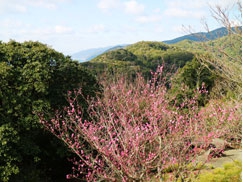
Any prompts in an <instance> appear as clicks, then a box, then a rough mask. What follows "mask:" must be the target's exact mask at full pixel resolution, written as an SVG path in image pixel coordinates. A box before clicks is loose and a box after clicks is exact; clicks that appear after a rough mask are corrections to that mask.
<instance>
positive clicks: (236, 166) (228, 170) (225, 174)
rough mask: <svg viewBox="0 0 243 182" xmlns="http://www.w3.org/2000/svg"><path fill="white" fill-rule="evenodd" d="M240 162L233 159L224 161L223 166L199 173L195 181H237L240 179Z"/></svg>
mask: <svg viewBox="0 0 243 182" xmlns="http://www.w3.org/2000/svg"><path fill="white" fill-rule="evenodd" d="M241 171H242V163H241V162H240V161H234V162H232V163H226V164H225V165H224V167H223V168H216V169H214V170H213V171H212V172H206V173H202V174H201V175H199V178H198V180H197V182H232V181H234V182H238V181H241Z"/></svg>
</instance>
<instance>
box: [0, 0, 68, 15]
mask: <svg viewBox="0 0 243 182" xmlns="http://www.w3.org/2000/svg"><path fill="white" fill-rule="evenodd" d="M69 1H71V0H21V1H20V0H8V1H7V0H0V13H5V12H10V13H25V12H27V11H28V9H30V8H32V7H38V8H46V9H56V8H57V7H58V5H59V4H60V3H64V2H69Z"/></svg>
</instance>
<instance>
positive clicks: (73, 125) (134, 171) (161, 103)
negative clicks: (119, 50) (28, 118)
mask: <svg viewBox="0 0 243 182" xmlns="http://www.w3.org/2000/svg"><path fill="white" fill-rule="evenodd" d="M162 73H163V67H158V69H157V71H156V72H155V73H152V79H151V80H150V82H148V83H147V82H146V81H145V80H144V79H143V77H141V76H140V75H139V74H138V76H137V78H136V80H135V81H134V82H128V81H127V80H125V79H123V78H120V79H118V80H117V81H115V82H109V83H105V84H104V96H103V97H97V98H88V99H87V102H88V103H89V108H88V113H89V120H84V119H83V117H82V115H83V112H84V111H83V108H82V107H81V105H80V104H79V103H78V102H77V99H76V98H77V97H79V96H81V95H82V89H80V90H78V91H75V92H74V94H73V93H72V92H70V94H69V97H68V101H69V104H70V106H69V107H66V108H64V110H63V111H61V112H57V114H56V116H55V118H53V119H51V120H48V119H45V118H48V117H45V116H44V115H42V114H40V115H39V117H40V121H41V123H43V124H44V126H45V127H46V129H47V130H49V131H51V132H52V133H53V134H54V135H56V136H57V137H58V138H59V139H61V140H62V141H63V142H65V143H66V145H67V146H68V147H69V148H70V149H71V150H72V151H73V152H74V153H75V154H76V155H77V157H76V158H75V159H73V160H72V162H73V165H74V167H73V173H72V174H70V175H67V178H86V180H87V181H95V180H98V179H99V180H108V181H145V180H149V179H150V178H151V177H152V176H153V177H156V178H159V179H161V178H162V176H163V172H165V171H166V169H168V167H170V166H176V168H173V170H172V171H173V173H174V176H175V178H177V179H183V178H187V177H188V175H189V173H190V171H188V168H187V167H186V166H187V165H188V164H190V163H191V162H193V161H194V159H195V158H196V156H197V155H198V153H199V151H200V149H204V148H206V147H207V146H208V144H209V143H210V141H211V139H213V138H214V137H218V135H217V133H215V132H214V131H213V130H212V131H210V130H208V129H207V124H206V123H205V122H207V120H206V119H204V117H203V116H202V114H203V113H199V109H198V106H197V102H196V100H195V99H193V98H192V99H188V100H185V102H184V103H182V104H181V105H180V106H171V104H170V103H169V100H168V99H166V92H167V90H166V86H165V84H164V81H165V79H164V78H163V77H161V75H163V74H162ZM185 107H186V108H187V112H185V110H184V109H183V108H185ZM198 149H199V150H198Z"/></svg>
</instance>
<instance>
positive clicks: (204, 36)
mask: <svg viewBox="0 0 243 182" xmlns="http://www.w3.org/2000/svg"><path fill="white" fill-rule="evenodd" d="M236 29H238V30H241V29H242V27H233V28H232V31H234V30H236ZM228 33H229V31H228V29H227V28H225V27H222V28H218V29H215V30H212V31H210V32H198V33H192V34H189V35H184V36H182V37H178V38H175V39H172V40H166V41H163V42H164V43H166V44H175V43H177V42H181V41H183V40H191V41H195V42H205V41H209V40H215V39H218V38H220V37H223V36H226V35H227V34H228Z"/></svg>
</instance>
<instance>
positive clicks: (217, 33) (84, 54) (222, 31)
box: [71, 27, 242, 62]
mask: <svg viewBox="0 0 243 182" xmlns="http://www.w3.org/2000/svg"><path fill="white" fill-rule="evenodd" d="M232 29H233V30H234V29H240V30H241V29H242V27H235V28H232ZM227 34H228V30H227V29H226V28H224V27H223V28H218V29H215V30H213V31H210V32H198V33H193V34H189V35H184V36H182V37H178V38H175V39H172V40H166V41H162V42H163V43H166V44H175V43H178V42H181V41H183V40H190V41H194V42H204V41H208V40H215V39H218V38H220V37H223V36H225V35H227ZM128 45H129V44H122V45H115V46H108V47H102V48H93V49H87V50H83V51H80V52H77V53H75V54H73V55H72V56H71V57H72V59H74V60H78V61H79V62H87V61H90V60H92V59H93V58H95V57H97V56H99V55H101V54H103V53H105V52H108V51H112V50H116V49H122V48H125V47H126V46H128Z"/></svg>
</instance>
